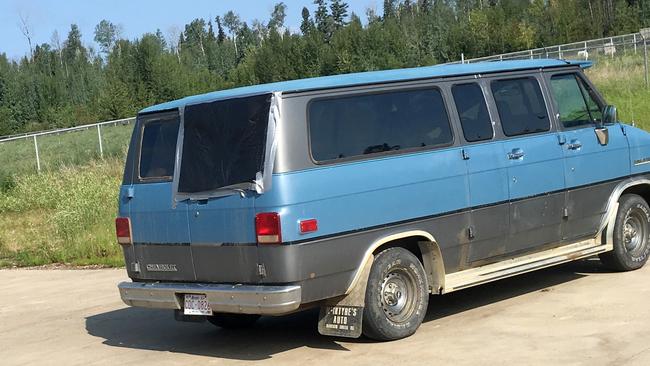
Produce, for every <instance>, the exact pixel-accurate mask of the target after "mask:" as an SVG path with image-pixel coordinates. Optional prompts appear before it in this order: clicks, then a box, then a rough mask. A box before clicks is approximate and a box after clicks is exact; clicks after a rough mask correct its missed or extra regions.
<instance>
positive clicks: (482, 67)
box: [140, 59, 592, 113]
mask: <svg viewBox="0 0 650 366" xmlns="http://www.w3.org/2000/svg"><path fill="white" fill-rule="evenodd" d="M567 65H575V66H580V67H582V68H588V67H591V65H592V63H591V62H590V61H562V60H553V59H541V60H518V61H499V62H478V63H473V64H453V65H438V66H428V67H416V68H410V69H397V70H385V71H371V72H361V73H353V74H344V75H334V76H323V77H317V78H310V79H300V80H291V81H282V82H277V83H271V84H260V85H253V86H246V87H241V88H235V89H227V90H221V91H216V92H212V93H206V94H201V95H194V96H190V97H186V98H183V99H178V100H174V101H171V102H167V103H162V104H158V105H155V106H151V107H148V108H145V109H143V110H141V111H140V113H151V112H158V111H164V110H169V109H174V108H179V107H182V106H185V105H190V104H198V103H205V102H208V101H213V100H219V99H229V98H238V97H243V96H248V95H255V94H263V93H273V92H299V91H307V90H318V89H331V88H341V87H348V86H357V85H365V84H373V83H389V82H399V81H409V80H417V79H429V78H439V77H452V76H461V75H473V74H486V73H494V72H505V71H517V70H529V69H538V68H540V69H543V68H552V67H560V66H567Z"/></svg>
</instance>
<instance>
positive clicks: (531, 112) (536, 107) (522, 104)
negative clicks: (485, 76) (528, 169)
mask: <svg viewBox="0 0 650 366" xmlns="http://www.w3.org/2000/svg"><path fill="white" fill-rule="evenodd" d="M491 87H492V94H493V95H494V100H495V101H496V105H497V109H498V111H499V117H500V118H501V126H502V127H503V133H505V135H506V136H518V135H525V134H529V133H536V132H544V131H548V130H550V128H551V123H550V120H549V118H548V113H547V111H546V104H545V103H544V97H543V96H542V90H541V89H540V87H539V83H538V82H537V80H536V79H535V78H532V77H527V78H519V79H505V80H496V81H493V82H492V85H491Z"/></svg>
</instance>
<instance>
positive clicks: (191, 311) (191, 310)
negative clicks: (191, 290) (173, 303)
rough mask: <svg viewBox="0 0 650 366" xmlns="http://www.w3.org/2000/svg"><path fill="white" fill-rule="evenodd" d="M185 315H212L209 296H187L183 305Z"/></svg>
mask: <svg viewBox="0 0 650 366" xmlns="http://www.w3.org/2000/svg"><path fill="white" fill-rule="evenodd" d="M183 314H185V315H212V309H211V308H210V303H209V302H208V296H207V295H200V294H185V301H184V305H183Z"/></svg>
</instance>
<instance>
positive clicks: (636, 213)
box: [623, 208, 647, 253]
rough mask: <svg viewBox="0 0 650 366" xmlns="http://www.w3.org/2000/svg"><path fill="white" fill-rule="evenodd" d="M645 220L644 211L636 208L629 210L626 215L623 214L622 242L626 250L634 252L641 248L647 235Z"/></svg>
mask: <svg viewBox="0 0 650 366" xmlns="http://www.w3.org/2000/svg"><path fill="white" fill-rule="evenodd" d="M645 222H646V217H645V212H643V211H642V210H640V209H637V208H635V209H632V210H630V211H629V212H628V214H627V216H625V221H624V222H623V244H624V247H625V251H626V252H628V253H635V252H639V251H641V250H643V247H644V244H645V241H646V237H647V228H646V225H645V224H644V223H645Z"/></svg>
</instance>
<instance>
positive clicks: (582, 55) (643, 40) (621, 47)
mask: <svg viewBox="0 0 650 366" xmlns="http://www.w3.org/2000/svg"><path fill="white" fill-rule="evenodd" d="M649 43H650V28H647V29H642V30H641V31H640V32H639V33H632V34H625V35H621V36H615V37H607V38H600V39H593V40H589V41H581V42H574V43H567V44H562V45H557V46H549V47H542V48H534V49H530V50H525V51H517V52H510V53H504V54H500V55H493V56H486V57H479V58H473V59H465V58H464V57H463V58H462V59H461V60H460V61H456V62H452V63H451V64H459V63H475V62H485V61H504V60H525V59H531V60H533V59H543V58H556V59H562V60H597V59H602V58H603V57H606V58H615V57H619V56H622V55H637V56H639V57H641V58H643V63H644V65H645V66H644V68H645V82H646V87H650V83H649V80H648V78H649V76H648V66H647V65H648V44H649Z"/></svg>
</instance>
